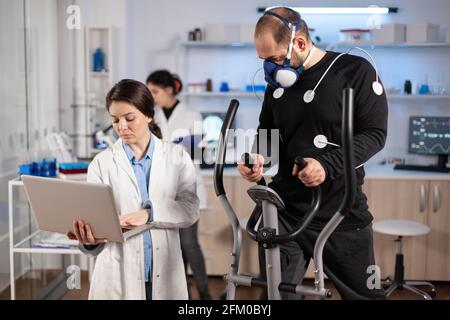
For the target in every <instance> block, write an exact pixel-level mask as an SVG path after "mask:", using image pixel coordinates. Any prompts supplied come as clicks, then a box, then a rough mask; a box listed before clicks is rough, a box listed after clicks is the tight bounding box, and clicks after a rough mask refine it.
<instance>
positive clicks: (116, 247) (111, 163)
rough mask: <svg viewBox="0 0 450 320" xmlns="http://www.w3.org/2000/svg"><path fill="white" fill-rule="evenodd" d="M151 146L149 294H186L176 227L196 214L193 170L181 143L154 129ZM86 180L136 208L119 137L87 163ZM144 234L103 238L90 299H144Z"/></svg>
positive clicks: (124, 206) (124, 208) (126, 209)
mask: <svg viewBox="0 0 450 320" xmlns="http://www.w3.org/2000/svg"><path fill="white" fill-rule="evenodd" d="M151 139H154V142H155V149H154V152H153V158H152V169H151V173H150V182H149V197H150V200H151V202H152V206H153V222H151V225H152V230H151V237H152V242H153V276H152V281H153V293H152V298H153V299H154V300H159V299H182V300H185V299H188V292H187V285H186V277H185V271H184V265H183V259H182V255H181V248H180V239H179V232H178V228H185V227H189V226H191V225H192V224H193V223H195V222H196V221H197V219H198V204H199V201H198V198H197V196H196V194H195V188H196V186H195V185H196V175H195V168H194V165H193V163H192V161H191V159H190V157H189V155H188V154H187V153H186V152H185V151H184V150H183V148H182V147H180V146H177V145H175V144H172V143H167V142H163V141H161V140H160V139H158V138H157V137H155V136H154V135H152V137H151ZM88 181H89V182H97V183H104V184H108V185H110V186H111V187H112V190H113V193H114V199H115V202H116V205H117V208H118V210H119V212H120V214H124V213H130V212H133V211H138V210H140V209H141V203H142V199H141V196H140V192H139V188H138V184H137V181H136V177H135V174H134V171H133V168H132V167H131V164H130V162H129V160H128V158H127V156H126V153H125V151H124V150H123V147H122V140H121V139H119V140H118V141H117V142H116V143H115V144H114V145H113V146H112V147H111V148H108V149H107V150H105V151H103V152H101V153H100V154H98V155H97V156H96V157H95V158H94V160H93V161H92V163H91V164H90V165H89V170H88ZM143 239H144V237H143V235H142V234H140V235H138V236H135V237H133V238H131V239H129V240H128V241H126V242H125V243H123V244H122V243H112V242H111V243H107V244H106V245H105V247H104V249H103V250H102V251H101V253H100V254H99V255H98V256H97V259H96V263H95V267H94V271H93V274H92V279H91V288H90V291H89V299H135V300H140V299H145V277H144V247H143V246H144V240H143Z"/></svg>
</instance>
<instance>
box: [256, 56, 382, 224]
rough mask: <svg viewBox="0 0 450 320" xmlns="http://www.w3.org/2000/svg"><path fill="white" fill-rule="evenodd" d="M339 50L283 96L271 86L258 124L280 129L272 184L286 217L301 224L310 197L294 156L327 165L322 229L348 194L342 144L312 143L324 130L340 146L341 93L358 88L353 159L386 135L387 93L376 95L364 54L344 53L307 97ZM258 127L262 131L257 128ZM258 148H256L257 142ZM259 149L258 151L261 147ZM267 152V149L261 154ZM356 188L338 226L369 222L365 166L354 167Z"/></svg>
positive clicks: (361, 159)
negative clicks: (295, 167) (306, 99)
mask: <svg viewBox="0 0 450 320" xmlns="http://www.w3.org/2000/svg"><path fill="white" fill-rule="evenodd" d="M338 54H339V53H336V52H330V51H327V52H326V55H325V56H324V57H323V58H322V59H321V60H320V61H319V62H318V63H317V64H315V65H314V66H312V67H311V68H309V69H308V70H305V71H303V73H302V74H301V75H300V79H299V81H297V83H296V84H294V85H293V86H292V87H290V88H288V89H285V90H284V94H283V95H282V96H281V97H280V98H279V99H275V98H274V97H273V91H274V89H273V88H271V87H270V86H268V88H267V90H266V92H265V97H264V102H263V105H262V109H261V113H260V116H259V126H258V129H269V130H270V129H279V133H280V142H279V159H278V161H279V168H278V173H277V174H276V175H275V176H274V177H273V179H272V182H271V183H270V184H269V186H270V187H271V188H273V189H274V190H275V191H277V192H278V193H279V194H280V196H281V198H282V199H283V201H284V202H285V205H286V209H287V211H288V212H289V213H290V214H289V215H288V216H285V218H286V219H287V220H288V221H290V222H291V223H292V225H293V226H295V225H297V224H298V223H299V222H300V221H301V219H302V218H303V216H304V214H305V213H306V212H307V209H308V208H309V207H310V202H311V189H310V188H308V187H306V186H305V185H303V183H302V182H301V181H300V180H299V179H298V177H296V176H292V168H293V165H294V159H295V157H296V156H298V155H301V156H303V157H309V158H314V159H316V160H318V161H319V162H320V163H321V164H322V166H323V167H324V169H325V172H326V179H325V181H324V182H323V183H322V184H321V185H320V188H321V189H322V205H321V207H320V210H319V212H318V214H317V216H316V218H315V219H314V220H313V221H312V223H311V225H310V227H309V228H310V229H313V230H321V229H322V228H323V227H324V226H325V224H326V223H327V222H328V221H329V219H330V218H331V217H332V216H333V214H334V213H335V212H336V210H337V209H338V207H339V205H340V203H341V201H342V198H343V196H344V188H345V187H344V179H343V171H344V167H343V149H342V148H339V147H335V146H332V145H327V146H326V147H325V148H323V149H319V148H317V147H316V146H314V143H313V140H314V138H315V137H316V136H317V135H324V136H326V137H327V139H328V141H329V142H332V143H335V144H338V145H342V143H341V124H342V92H343V89H344V88H348V87H351V88H353V89H354V151H355V164H356V166H359V165H361V164H363V163H365V162H366V161H367V160H369V159H370V158H371V157H372V156H373V155H374V154H376V153H377V152H378V151H380V150H381V149H382V148H383V147H384V144H385V141H386V135H387V117H388V108H387V100H386V95H385V93H384V92H383V94H382V95H380V96H378V95H376V94H375V93H374V91H373V89H372V83H373V82H374V81H375V78H376V75H375V70H374V68H373V67H372V65H371V64H370V63H369V62H368V61H367V60H365V59H364V58H361V57H358V56H353V55H348V54H347V55H344V56H342V57H340V58H339V59H338V60H337V61H336V63H335V64H334V65H333V66H332V67H331V69H330V70H329V72H328V73H327V74H326V75H325V77H324V79H323V81H322V82H321V84H320V85H319V87H318V88H317V89H316V92H315V97H314V100H313V101H312V102H310V103H308V104H307V103H305V102H304V101H303V95H304V93H305V92H306V91H307V90H310V89H313V88H314V87H315V85H316V84H317V82H318V81H319V79H320V77H321V76H322V75H323V74H324V72H325V70H326V69H327V68H328V66H329V65H330V64H331V62H332V61H333V60H334V58H335V57H337V55H338ZM258 132H259V130H258ZM255 141H257V142H256V144H255V146H254V147H258V141H260V140H258V139H257V140H255ZM257 152H260V150H257ZM263 155H264V154H263ZM356 174H357V192H356V197H355V201H354V203H353V206H352V209H351V211H350V213H349V214H348V215H347V216H346V217H345V219H344V220H343V221H342V222H341V224H340V226H339V227H338V229H337V230H354V229H358V228H362V227H365V226H367V225H368V224H369V223H370V222H371V221H372V219H373V217H372V215H371V214H370V212H369V210H368V205H367V198H366V196H365V195H364V193H363V192H362V188H361V186H362V185H363V183H364V176H365V172H364V167H363V166H362V167H360V168H358V169H356Z"/></svg>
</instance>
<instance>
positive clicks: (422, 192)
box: [419, 184, 427, 213]
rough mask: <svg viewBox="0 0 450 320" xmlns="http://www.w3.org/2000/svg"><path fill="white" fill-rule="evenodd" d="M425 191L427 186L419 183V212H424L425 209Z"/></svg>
mask: <svg viewBox="0 0 450 320" xmlns="http://www.w3.org/2000/svg"><path fill="white" fill-rule="evenodd" d="M426 193H427V188H426V187H425V185H423V184H422V185H420V200H419V206H420V212H421V213H422V212H424V211H425V207H426Z"/></svg>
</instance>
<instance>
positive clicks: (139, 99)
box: [106, 79, 162, 139]
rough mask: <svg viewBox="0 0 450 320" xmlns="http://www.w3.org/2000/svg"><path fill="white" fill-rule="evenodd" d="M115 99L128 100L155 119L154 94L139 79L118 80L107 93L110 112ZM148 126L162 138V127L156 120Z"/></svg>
mask: <svg viewBox="0 0 450 320" xmlns="http://www.w3.org/2000/svg"><path fill="white" fill-rule="evenodd" d="M113 101H122V102H128V103H130V104H132V105H133V106H135V107H136V108H137V109H138V110H139V111H140V112H142V113H143V114H144V115H146V116H147V117H149V118H152V119H153V116H154V115H155V102H154V101H153V97H152V94H151V93H150V91H149V90H148V88H147V87H146V86H145V84H143V83H141V82H139V81H136V80H131V79H123V80H120V81H119V82H117V83H116V84H115V85H114V87H112V88H111V90H109V92H108V94H107V95H106V110H108V112H109V108H110V107H111V104H112V103H113ZM148 127H149V129H150V132H151V133H153V134H154V135H155V136H157V137H158V138H160V139H161V138H162V133H161V129H160V128H159V127H158V125H157V124H156V123H155V121H151V122H150V123H149V124H148Z"/></svg>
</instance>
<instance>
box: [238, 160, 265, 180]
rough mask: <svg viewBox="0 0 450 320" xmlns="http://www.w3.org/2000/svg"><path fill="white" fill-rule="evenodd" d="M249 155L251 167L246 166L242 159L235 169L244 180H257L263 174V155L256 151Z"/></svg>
mask: <svg viewBox="0 0 450 320" xmlns="http://www.w3.org/2000/svg"><path fill="white" fill-rule="evenodd" d="M250 156H251V161H250V163H251V164H252V165H253V166H252V168H251V169H250V168H248V167H247V166H246V165H245V163H244V162H243V161H242V160H239V161H238V165H237V169H238V171H239V173H240V174H241V176H242V177H243V178H244V179H245V180H247V181H249V182H258V181H259V180H261V178H262V176H263V165H264V157H263V156H262V155H260V154H256V153H252V154H251V155H250Z"/></svg>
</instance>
